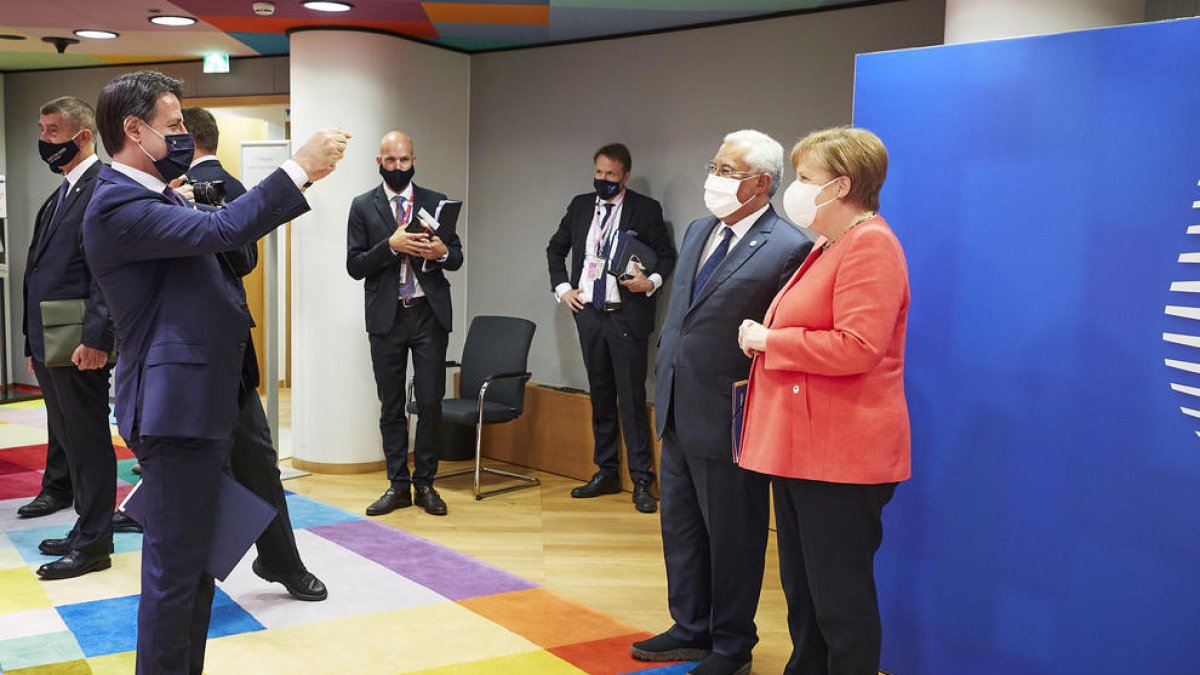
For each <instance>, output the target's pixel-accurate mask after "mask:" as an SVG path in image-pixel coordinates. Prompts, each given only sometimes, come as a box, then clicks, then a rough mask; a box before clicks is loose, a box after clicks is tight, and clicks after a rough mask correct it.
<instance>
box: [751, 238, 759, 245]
mask: <svg viewBox="0 0 1200 675" xmlns="http://www.w3.org/2000/svg"><path fill="white" fill-rule="evenodd" d="M750 245H751V246H758V240H757V239H755V240H753V241H751V242H750Z"/></svg>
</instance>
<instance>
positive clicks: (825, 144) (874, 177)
mask: <svg viewBox="0 0 1200 675" xmlns="http://www.w3.org/2000/svg"><path fill="white" fill-rule="evenodd" d="M805 157H807V158H809V159H810V160H811V161H813V162H816V163H817V164H819V165H820V166H821V167H822V168H824V169H826V170H827V171H829V172H830V173H832V174H833V175H835V176H847V177H849V178H850V192H849V193H848V194H847V195H846V198H847V199H849V200H850V201H852V202H855V203H857V204H859V205H861V206H864V207H866V208H867V209H869V210H871V211H878V210H879V191H880V190H881V189H883V182H884V181H885V180H887V165H888V156H887V148H885V147H884V146H883V141H881V140H880V139H879V137H878V136H876V135H875V134H873V133H871V132H870V131H867V130H866V129H858V128H855V127H831V128H829V129H822V130H820V131H814V132H812V133H811V134H809V135H807V136H805V137H804V138H802V139H800V140H799V141H798V142H797V143H796V146H795V147H793V148H792V157H791V159H792V166H793V167H795V166H796V165H797V164H798V163H799V162H800V160H801V159H803V158H805Z"/></svg>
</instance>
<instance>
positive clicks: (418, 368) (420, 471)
mask: <svg viewBox="0 0 1200 675" xmlns="http://www.w3.org/2000/svg"><path fill="white" fill-rule="evenodd" d="M370 340H371V367H372V369H374V371H375V388H376V390H377V391H378V392H379V403H380V412H379V432H380V434H382V436H383V456H384V458H385V459H386V460H387V472H388V480H390V481H391V483H392V487H395V488H397V489H404V490H407V489H409V484H410V483H411V484H413V485H420V486H425V485H433V477H434V475H435V474H436V473H437V466H438V447H439V446H440V444H441V443H440V429H439V427H440V426H441V423H442V399H443V398H445V397H446V344H447V343H448V342H449V340H450V335H449V333H447V332H446V329H445V328H443V327H442V324H440V323H438V320H437V317H436V316H434V314H433V311H432V310H431V309H430V308H429V303H427V302H420V303H418V304H417V305H415V306H413V307H409V308H405V307H404V306H403V305H401V304H400V302H398V301H397V302H396V321H395V323H393V324H392V329H391V330H389V331H388V332H387V333H378V334H376V333H372V334H371V335H370ZM410 351H411V352H412V358H413V396H414V397H415V398H416V399H417V436H416V447H414V448H413V471H412V475H411V477H410V476H409V470H408V418H407V416H406V414H405V411H404V388H405V387H404V385H405V381H406V380H407V377H408V353H409V352H410Z"/></svg>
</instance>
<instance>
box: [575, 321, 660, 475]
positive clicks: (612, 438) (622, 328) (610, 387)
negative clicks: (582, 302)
mask: <svg viewBox="0 0 1200 675" xmlns="http://www.w3.org/2000/svg"><path fill="white" fill-rule="evenodd" d="M575 327H576V328H577V329H578V331H579V345H580V346H581V347H582V348H583V363H584V366H586V367H587V376H588V388H589V389H590V390H591V395H592V435H593V437H594V438H595V454H594V461H595V462H596V466H597V467H599V469H600V471H602V472H603V473H605V474H608V475H612V476H615V475H618V474H619V473H620V470H621V468H620V459H619V457H618V454H617V431H618V427H617V419H618V413H619V417H620V430H621V431H624V432H625V449H626V450H627V451H628V452H627V457H626V459H628V460H629V477H630V478H631V479H632V480H633V481H634V482H635V483H636V482H639V481H647V482H653V481H654V456H653V454H652V452H651V448H650V422H649V420H648V419H647V416H646V360H647V349H648V345H647V340H646V338H644V337H641V338H639V337H634V335H633V334H632V333H631V332H630V331H629V326H628V324H627V323H626V320H625V314H624V313H623V312H622V311H621V310H619V309H618V310H616V311H613V312H605V311H603V310H598V309H596V308H595V307H593V306H592V305H587V306H585V307H584V308H583V309H581V310H580V311H579V312H577V313H576V314H575ZM618 403H619V404H620V406H619V407H618Z"/></svg>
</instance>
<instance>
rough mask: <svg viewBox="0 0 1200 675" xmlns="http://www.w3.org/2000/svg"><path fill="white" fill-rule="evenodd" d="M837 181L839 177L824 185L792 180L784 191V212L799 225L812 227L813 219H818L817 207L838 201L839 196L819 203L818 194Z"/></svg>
mask: <svg viewBox="0 0 1200 675" xmlns="http://www.w3.org/2000/svg"><path fill="white" fill-rule="evenodd" d="M836 181H837V178H834V179H833V180H831V181H829V182H828V183H826V184H824V185H813V184H812V183H801V182H800V181H798V180H796V181H792V184H791V185H789V186H788V189H787V191H785V192H784V193H783V212H784V213H786V214H787V217H788V220H790V221H792V222H793V223H795V224H796V226H797V227H812V224H813V221H814V220H816V219H817V209H819V208H821V207H822V206H825V205H826V204H831V203H833V202H836V201H837V197H834V198H833V199H829V200H826V201H823V202H821V203H820V204H818V203H817V195H819V194H821V190H824V189H825V188H827V187H829V186H830V185H833V184H834V183H835V182H836Z"/></svg>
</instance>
